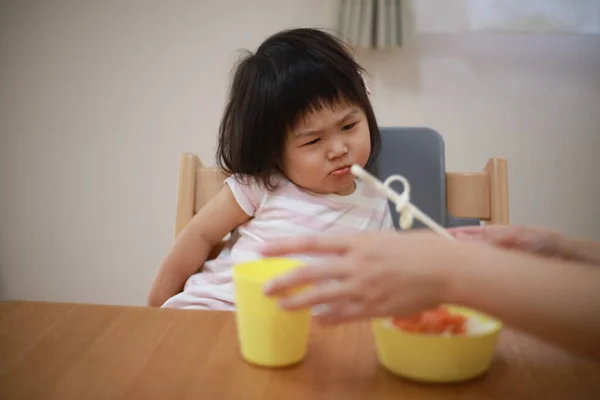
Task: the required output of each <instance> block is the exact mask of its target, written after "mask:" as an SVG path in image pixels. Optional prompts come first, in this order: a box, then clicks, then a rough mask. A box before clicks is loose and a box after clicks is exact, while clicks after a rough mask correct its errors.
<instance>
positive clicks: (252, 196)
mask: <svg viewBox="0 0 600 400" xmlns="http://www.w3.org/2000/svg"><path fill="white" fill-rule="evenodd" d="M270 183H271V185H270V186H271V187H267V186H266V185H265V184H264V183H263V182H261V180H260V179H258V178H256V177H254V176H251V175H244V174H233V175H231V176H229V177H228V178H227V179H225V184H227V185H228V186H229V188H230V189H231V192H232V193H233V196H234V197H235V199H236V200H237V202H238V204H239V205H240V207H242V209H243V210H244V211H245V212H246V214H248V215H249V216H254V214H255V213H256V211H257V210H258V209H259V208H260V207H262V206H263V205H264V204H265V203H266V201H267V200H268V198H269V197H273V196H277V195H278V194H279V193H280V192H282V191H286V190H289V189H291V186H293V185H292V184H291V182H290V181H289V180H288V179H287V178H285V177H284V176H273V177H272V179H271V181H270Z"/></svg>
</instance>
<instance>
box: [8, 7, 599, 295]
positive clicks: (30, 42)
mask: <svg viewBox="0 0 600 400" xmlns="http://www.w3.org/2000/svg"><path fill="white" fill-rule="evenodd" d="M335 5H336V2H323V1H321V0H310V1H309V0H304V1H294V0H285V1H283V0H261V1H254V2H248V1H242V0H237V1H233V0H231V1H223V2H220V1H219V2H217V1H176V2H162V1H128V2H120V1H106V2H79V1H76V0H72V1H66V0H53V1H52V2H46V1H42V0H38V1H29V2H21V1H9V2H2V3H0V27H1V28H0V74H1V75H0V190H1V194H0V222H1V225H0V295H1V296H3V297H5V298H26V299H43V300H60V301H80V302H98V303H117V304H143V303H144V301H145V297H146V293H147V290H148V288H149V285H150V282H151V280H152V277H153V276H154V273H155V271H156V268H157V266H158V264H159V263H160V261H161V259H162V257H163V256H164V255H165V253H166V252H167V250H168V248H169V246H170V244H171V240H172V233H173V218H174V209H175V190H176V174H177V163H178V157H179V154H180V153H181V152H184V151H193V152H195V153H197V154H199V156H200V157H201V158H202V159H203V160H205V161H206V162H207V163H211V164H212V163H213V153H214V147H215V139H216V130H217V126H218V123H219V117H220V114H221V112H222V108H223V103H224V100H225V94H226V85H227V82H228V76H229V72H230V69H231V66H232V63H233V60H234V59H235V56H234V52H235V50H237V49H239V48H255V47H256V46H257V45H258V44H259V43H260V41H261V40H263V39H264V38H265V37H266V36H267V35H269V34H271V33H273V32H275V31H277V30H280V29H283V28H287V27H293V26H333V25H332V24H333V23H334V21H335V20H336V15H335ZM358 57H359V60H360V61H361V62H362V63H363V64H364V66H365V67H367V69H368V70H369V72H370V73H371V75H372V78H371V86H372V89H373V91H374V97H373V103H374V106H375V109H376V113H377V116H378V117H379V121H380V123H381V124H382V125H388V126H389V125H396V126H398V125H405V126H406V125H420V126H429V127H432V128H434V129H437V130H438V131H439V132H441V133H442V135H443V136H444V137H445V140H446V146H447V165H448V168H449V169H452V170H478V169H480V168H481V167H482V166H483V164H484V163H485V160H486V159H487V158H488V157H490V156H494V155H497V156H504V157H507V158H508V160H509V168H510V199H511V202H512V204H511V206H512V208H511V216H512V218H513V222H515V223H534V224H544V225H547V226H550V227H553V228H557V229H561V230H563V231H565V232H566V233H569V234H578V235H583V236H587V237H592V238H596V239H600V222H599V221H600V218H598V212H597V211H596V209H595V206H596V205H598V204H599V202H598V200H599V199H600V196H599V193H598V190H599V189H598V188H599V187H600V180H599V178H598V171H599V169H598V167H597V160H598V155H597V154H598V151H599V150H600V132H599V130H600V39H599V38H598V37H597V36H568V35H566V36H531V37H530V36H528V37H522V36H502V35H497V36H490V35H478V36H469V35H467V36H455V35H438V36H435V35H434V36H425V37H417V39H416V40H415V42H414V43H413V44H411V46H410V47H408V48H405V49H401V50H396V51H390V52H384V53H377V54H374V53H372V52H369V51H360V52H359V54H358ZM528 163H529V165H527V164H528ZM559 179H564V180H565V181H564V182H563V183H560V181H559ZM561 184H564V186H561ZM570 205H573V206H574V207H573V208H570V207H569V206H570Z"/></svg>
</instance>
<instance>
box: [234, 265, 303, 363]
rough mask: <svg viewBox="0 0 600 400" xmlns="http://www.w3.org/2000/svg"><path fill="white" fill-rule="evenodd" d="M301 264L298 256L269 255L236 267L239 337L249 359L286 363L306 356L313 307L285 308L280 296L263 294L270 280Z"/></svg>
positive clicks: (245, 357) (235, 282)
mask: <svg viewBox="0 0 600 400" xmlns="http://www.w3.org/2000/svg"><path fill="white" fill-rule="evenodd" d="M300 265H301V262H300V261H298V260H292V259H286V258H265V259H261V260H256V261H249V262H244V263H241V264H237V265H236V266H235V267H234V269H233V281H234V287H235V301H236V308H237V312H236V324H237V332H238V340H239V343H240V348H241V352H242V357H244V359H245V360H246V361H248V362H249V363H252V364H256V365H260V366H264V367H285V366H289V365H293V364H296V363H298V362H300V361H302V360H303V359H304V357H305V356H306V351H307V347H308V336H309V330H310V317H311V316H310V309H306V310H300V311H293V312H292V311H284V310H282V309H281V308H280V307H279V304H278V300H277V299H276V298H270V297H267V296H265V295H264V294H263V286H264V284H265V283H266V282H268V281H269V280H271V279H272V278H274V277H276V276H278V275H281V274H283V273H285V272H288V271H291V270H292V269H294V268H297V267H299V266H300Z"/></svg>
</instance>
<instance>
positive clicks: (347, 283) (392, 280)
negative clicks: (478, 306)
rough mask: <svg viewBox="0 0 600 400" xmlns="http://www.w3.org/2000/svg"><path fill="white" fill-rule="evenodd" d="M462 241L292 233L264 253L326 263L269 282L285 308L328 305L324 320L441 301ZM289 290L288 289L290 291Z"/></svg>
mask: <svg viewBox="0 0 600 400" xmlns="http://www.w3.org/2000/svg"><path fill="white" fill-rule="evenodd" d="M459 247H465V245H464V244H460V243H458V242H454V241H449V240H447V239H445V238H442V237H439V236H437V235H436V234H434V233H431V232H404V233H395V232H394V233H370V234H360V235H353V236H337V237H329V236H328V237H315V236H309V237H303V238H292V239H287V240H283V241H279V242H275V243H271V244H269V245H268V246H267V247H265V248H264V249H263V254H264V255H265V256H278V255H286V254H301V253H313V254H314V253H320V254H327V255H329V256H333V257H328V259H327V264H326V265H322V264H321V265H319V264H311V265H307V266H306V267H302V268H299V269H297V270H294V271H292V272H290V273H288V274H286V275H284V276H282V277H279V278H277V279H275V280H273V281H271V282H269V283H268V284H267V286H266V287H265V292H266V294H268V295H271V296H286V295H285V293H286V292H288V291H289V290H290V289H294V288H298V287H302V286H304V285H307V286H309V287H307V288H306V289H305V290H302V291H300V292H298V293H296V294H294V295H288V296H287V297H282V298H281V300H280V304H281V306H282V308H284V309H288V310H295V309H302V308H309V307H314V306H317V305H322V304H326V305H327V306H328V307H327V309H328V311H327V312H325V313H323V314H321V315H320V316H319V318H320V319H321V320H322V322H325V323H337V322H342V321H347V320H350V319H357V318H365V317H378V316H381V317H383V316H391V315H397V316H407V315H411V314H413V313H415V312H418V311H421V310H423V309H427V308H430V307H434V306H437V305H438V304H440V303H442V302H444V301H445V293H446V287H445V285H446V282H447V279H446V275H447V272H448V271H449V270H451V269H452V268H454V267H456V264H460V263H461V260H462V259H464V258H465V257H468V254H469V252H465V250H462V251H461V250H459ZM288 293H289V292H288Z"/></svg>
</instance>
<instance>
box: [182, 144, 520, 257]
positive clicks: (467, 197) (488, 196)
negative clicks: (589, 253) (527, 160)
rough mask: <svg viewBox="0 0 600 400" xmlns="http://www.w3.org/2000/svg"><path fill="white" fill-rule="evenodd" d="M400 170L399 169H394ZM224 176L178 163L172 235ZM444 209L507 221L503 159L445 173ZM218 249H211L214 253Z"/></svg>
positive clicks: (192, 162) (186, 157)
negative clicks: (480, 168) (479, 168)
mask: <svg viewBox="0 0 600 400" xmlns="http://www.w3.org/2000/svg"><path fill="white" fill-rule="evenodd" d="M398 172H399V173H401V171H398ZM226 177H227V176H226V175H225V174H224V173H223V172H222V171H220V170H218V169H217V168H214V167H205V166H203V165H202V163H201V162H200V159H199V158H198V157H197V156H196V155H194V154H191V153H186V154H183V155H182V156H181V158H180V164H179V187H178V193H177V213H176V219H175V236H177V235H178V234H179V232H181V230H182V229H183V228H184V227H185V226H186V225H187V224H188V223H189V222H190V220H191V219H192V217H193V216H194V214H195V213H196V212H197V211H198V210H200V208H202V206H203V205H204V204H206V202H207V201H208V200H209V199H210V198H211V197H212V196H214V195H215V194H216V193H217V192H218V191H219V190H221V188H222V187H223V185H224V183H223V181H224V180H225V178H226ZM446 208H447V210H448V213H450V214H452V216H454V217H456V218H477V219H479V220H481V221H484V222H487V223H492V224H508V223H509V208H508V170H507V163H506V160H505V159H502V158H491V159H490V160H489V161H488V163H487V165H486V166H485V168H484V169H483V171H482V172H472V173H464V172H447V173H446ZM218 251H220V249H215V251H213V254H211V256H214V255H215V254H214V253H215V252H216V253H217V254H218Z"/></svg>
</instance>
